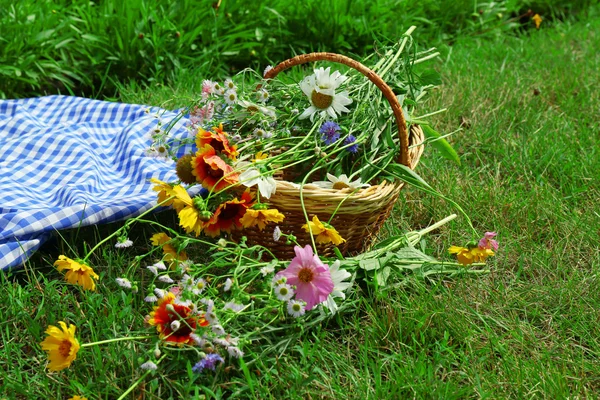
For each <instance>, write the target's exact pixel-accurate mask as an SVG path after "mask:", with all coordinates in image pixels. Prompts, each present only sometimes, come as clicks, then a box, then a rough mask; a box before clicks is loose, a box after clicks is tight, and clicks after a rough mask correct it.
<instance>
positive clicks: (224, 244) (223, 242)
mask: <svg viewBox="0 0 600 400" xmlns="http://www.w3.org/2000/svg"><path fill="white" fill-rule="evenodd" d="M217 246H219V247H227V240H226V239H223V238H221V239H219V240H218V241H217Z"/></svg>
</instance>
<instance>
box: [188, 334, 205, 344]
mask: <svg viewBox="0 0 600 400" xmlns="http://www.w3.org/2000/svg"><path fill="white" fill-rule="evenodd" d="M190 337H191V338H192V340H193V341H194V342H196V345H198V346H200V347H204V346H205V345H206V336H204V335H203V336H202V337H200V336H198V335H196V334H195V333H192V334H190Z"/></svg>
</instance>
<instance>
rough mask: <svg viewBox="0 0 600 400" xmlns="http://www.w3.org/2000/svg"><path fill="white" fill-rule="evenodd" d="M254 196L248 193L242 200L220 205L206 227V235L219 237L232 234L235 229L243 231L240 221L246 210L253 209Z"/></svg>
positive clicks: (243, 195) (243, 194) (244, 194)
mask: <svg viewBox="0 0 600 400" xmlns="http://www.w3.org/2000/svg"><path fill="white" fill-rule="evenodd" d="M252 205H253V203H252V195H251V194H250V192H248V191H246V192H244V193H242V196H241V198H240V199H239V200H238V199H237V198H235V199H233V200H230V201H226V202H225V203H223V204H221V205H219V207H218V208H217V209H216V211H215V213H214V214H213V216H212V217H211V218H210V220H209V221H208V222H207V223H206V225H205V226H204V233H205V234H207V235H208V236H212V237H215V236H219V235H220V234H221V232H228V233H229V232H231V231H232V230H233V229H241V228H242V222H241V221H240V220H241V219H242V217H243V216H244V214H246V210H247V209H248V208H250V207H252Z"/></svg>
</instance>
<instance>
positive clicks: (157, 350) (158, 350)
mask: <svg viewBox="0 0 600 400" xmlns="http://www.w3.org/2000/svg"><path fill="white" fill-rule="evenodd" d="M152 353H153V354H154V357H155V358H158V357H160V354H161V352H160V349H159V348H158V344H157V345H156V347H155V348H154V351H153V352H152Z"/></svg>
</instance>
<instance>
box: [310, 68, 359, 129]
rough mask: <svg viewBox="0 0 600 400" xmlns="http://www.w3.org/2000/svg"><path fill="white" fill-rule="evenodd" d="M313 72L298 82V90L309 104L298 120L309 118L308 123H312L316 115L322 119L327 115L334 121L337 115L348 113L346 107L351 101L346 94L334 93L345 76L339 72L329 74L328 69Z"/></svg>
mask: <svg viewBox="0 0 600 400" xmlns="http://www.w3.org/2000/svg"><path fill="white" fill-rule="evenodd" d="M314 72H315V73H314V74H313V75H310V76H307V77H306V78H304V80H303V81H302V82H300V89H302V91H303V92H304V94H305V95H306V96H307V97H308V99H309V100H310V104H311V105H310V107H308V108H307V109H306V110H304V112H303V113H302V115H300V119H304V118H308V117H310V121H311V122H313V120H314V117H315V114H317V113H318V114H319V115H320V116H321V117H322V118H325V117H327V116H328V115H329V116H330V117H331V118H333V119H336V118H337V114H338V113H339V114H341V113H342V112H350V110H348V109H347V108H346V106H347V105H349V104H351V103H352V99H350V97H348V92H346V91H344V92H341V93H338V94H336V93H335V90H336V89H337V88H338V87H339V86H340V85H341V84H342V83H343V82H344V81H345V80H346V76H345V75H342V74H340V72H339V71H335V72H334V73H333V74H331V73H330V68H329V67H327V69H324V68H318V69H315V71H314Z"/></svg>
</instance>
